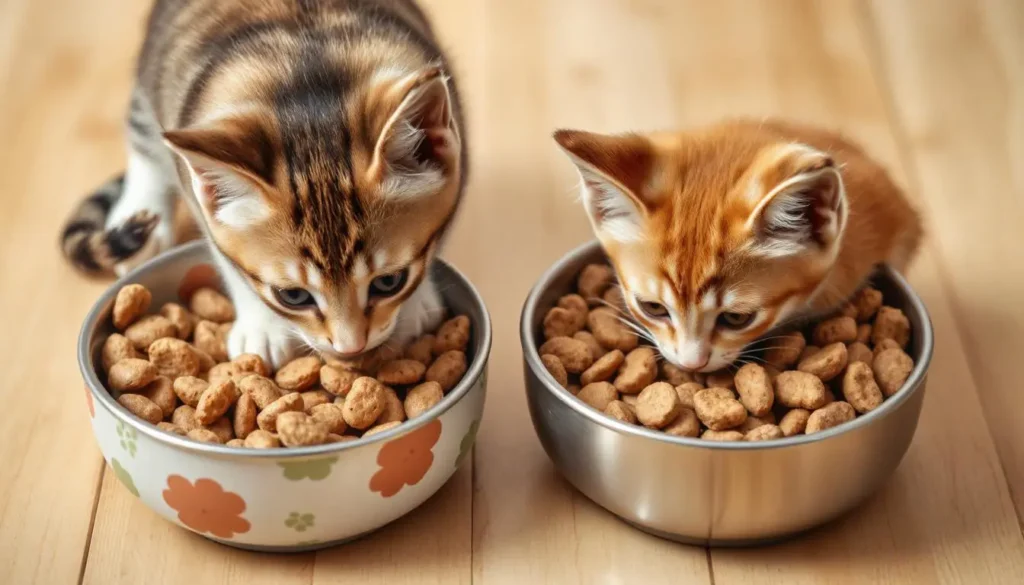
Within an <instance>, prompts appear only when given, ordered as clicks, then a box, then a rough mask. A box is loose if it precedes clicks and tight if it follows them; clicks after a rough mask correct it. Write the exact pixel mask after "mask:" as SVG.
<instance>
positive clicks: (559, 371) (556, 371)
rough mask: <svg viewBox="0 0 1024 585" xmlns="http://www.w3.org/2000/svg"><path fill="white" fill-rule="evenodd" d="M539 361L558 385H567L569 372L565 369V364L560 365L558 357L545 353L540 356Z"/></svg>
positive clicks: (563, 386)
mask: <svg viewBox="0 0 1024 585" xmlns="http://www.w3.org/2000/svg"><path fill="white" fill-rule="evenodd" d="M540 361H541V363H542V364H544V369H546V370H547V371H548V373H549V374H551V377H552V378H554V379H555V381H556V382H558V385H559V386H561V387H562V388H565V387H566V386H568V385H569V374H567V373H566V371H565V366H563V365H562V360H560V359H558V357H556V356H553V355H551V354H550V353H546V354H544V355H542V356H540Z"/></svg>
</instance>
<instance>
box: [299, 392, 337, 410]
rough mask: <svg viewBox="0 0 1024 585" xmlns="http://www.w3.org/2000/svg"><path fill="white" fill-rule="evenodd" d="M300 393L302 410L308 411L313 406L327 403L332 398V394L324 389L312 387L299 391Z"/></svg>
mask: <svg viewBox="0 0 1024 585" xmlns="http://www.w3.org/2000/svg"><path fill="white" fill-rule="evenodd" d="M300 394H301V395H302V410H304V411H305V412H309V411H310V410H311V409H312V408H313V407H314V406H319V405H321V404H329V403H330V402H331V401H332V400H334V395H333V394H331V393H330V392H328V391H326V390H321V389H313V390H306V391H305V392H300Z"/></svg>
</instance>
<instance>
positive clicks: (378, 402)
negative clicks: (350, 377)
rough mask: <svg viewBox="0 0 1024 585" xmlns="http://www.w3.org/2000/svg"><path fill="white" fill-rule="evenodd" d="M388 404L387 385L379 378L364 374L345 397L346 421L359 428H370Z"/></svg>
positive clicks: (344, 410) (344, 413)
mask: <svg viewBox="0 0 1024 585" xmlns="http://www.w3.org/2000/svg"><path fill="white" fill-rule="evenodd" d="M386 406H387V396H386V391H385V387H384V385H383V384H381V383H380V382H378V381H377V380H375V379H373V378H370V377H367V376H364V377H362V378H359V379H358V380H356V381H355V382H353V383H352V390H351V391H349V393H348V396H346V397H345V405H344V406H343V407H342V414H343V415H344V417H345V423H346V424H347V425H348V426H350V427H352V428H354V429H359V430H364V429H368V428H370V427H371V426H372V425H373V423H374V422H376V420H377V418H379V417H380V415H381V413H382V412H384V408H385V407H386Z"/></svg>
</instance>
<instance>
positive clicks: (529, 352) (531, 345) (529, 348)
mask: <svg viewBox="0 0 1024 585" xmlns="http://www.w3.org/2000/svg"><path fill="white" fill-rule="evenodd" d="M599 249H600V243H599V242H597V241H596V240H591V241H589V242H586V243H584V244H581V245H579V246H577V247H576V248H575V249H573V250H571V251H569V252H568V253H567V254H565V255H564V256H562V257H561V258H560V259H559V260H558V261H557V262H555V264H554V265H552V266H551V267H550V268H548V270H547V271H545V272H544V274H543V275H541V277H540V279H539V280H538V281H537V283H536V284H534V286H533V288H532V289H530V294H529V295H528V296H527V297H526V301H525V302H524V303H523V309H522V313H521V314H520V319H519V336H520V341H521V343H522V346H523V359H524V360H525V361H526V363H527V365H528V366H529V368H530V372H531V373H532V374H533V376H535V377H536V378H537V380H539V381H540V382H541V383H542V384H543V386H544V389H545V390H547V392H549V393H550V394H553V395H554V396H555V398H557V399H558V400H560V401H561V402H562V403H563V404H565V405H566V406H568V407H569V408H571V409H572V410H573V411H575V412H576V413H577V414H580V415H582V416H584V417H586V418H587V419H589V420H590V421H591V422H593V423H596V424H598V425H600V426H602V427H604V428H606V429H608V430H610V431H613V432H616V433H619V434H625V435H633V436H635V437H638V438H642V439H648V440H653V441H660V442H662V443H667V444H670V445H676V446H679V447H690V448H697V449H711V450H724V451H752V450H764V449H782V448H786V447H798V446H801V445H808V444H811V443H816V442H818V441H826V440H828V439H831V438H833V437H836V436H839V435H843V434H846V433H850V432H854V431H856V430H858V429H861V428H864V427H866V426H868V425H871V424H875V423H877V422H879V421H881V420H882V419H883V418H885V417H887V416H888V415H889V414H891V413H893V412H895V411H896V410H898V409H899V408H900V406H901V405H903V403H905V402H906V401H907V400H908V399H909V398H910V397H911V396H912V395H913V394H914V393H915V392H918V391H920V390H921V388H922V386H923V385H924V380H925V377H926V375H927V372H928V367H929V365H930V364H931V360H932V353H933V351H934V338H933V330H932V322H931V317H930V316H929V314H928V309H927V308H926V307H925V306H924V303H923V302H922V301H921V298H920V297H919V296H918V295H917V293H916V292H914V290H913V289H912V288H911V287H910V284H909V283H907V281H906V279H905V278H903V275H901V274H899V273H898V272H896V271H895V270H892V269H891V268H890V267H888V266H886V267H884V271H885V275H886V277H887V278H889V279H891V280H892V281H893V283H894V284H895V285H896V286H897V287H898V288H900V289H901V290H902V291H903V292H904V294H905V295H906V296H907V299H908V300H909V307H908V308H909V309H910V310H912V311H914V312H915V313H917V314H918V315H920V317H921V323H922V328H921V329H922V330H921V331H915V332H914V333H915V335H920V336H921V359H919V360H918V361H917V363H916V364H915V365H914V370H913V371H912V372H911V373H910V376H909V377H908V378H907V381H906V382H904V383H903V386H902V387H901V388H900V389H899V390H898V391H897V392H896V393H895V394H893V395H892V396H890V397H889V398H887V399H885V401H883V402H882V405H881V406H879V407H878V408H876V409H875V410H872V411H871V412H869V413H867V414H865V415H861V416H859V417H857V418H856V419H854V420H853V421H852V422H848V423H844V424H841V425H838V426H836V427H833V428H831V429H827V430H824V431H821V432H818V433H814V434H810V435H795V436H792V437H786V438H783V439H773V440H771V441H757V442H747V441H734V442H729V441H707V440H704V439H700V438H691V437H677V436H674V435H669V434H667V433H662V432H659V431H654V430H650V429H647V428H644V427H641V426H639V425H631V424H627V423H624V422H621V421H619V420H618V419H615V418H612V417H610V416H607V415H605V414H604V413H602V412H600V411H598V410H597V409H595V408H593V407H591V406H589V405H587V404H586V403H584V402H583V401H582V400H579V399H578V398H576V397H575V396H573V395H572V394H570V393H569V392H568V391H567V390H565V389H564V388H562V387H561V385H559V384H558V382H557V381H556V380H555V379H554V377H553V376H552V375H551V374H550V373H549V372H548V371H547V368H545V367H544V364H543V363H542V362H541V360H540V354H539V353H538V351H537V344H536V342H535V340H534V337H533V331H532V325H531V324H532V323H533V321H534V315H535V313H536V312H537V311H538V310H539V309H540V307H538V306H537V304H538V302H539V299H540V297H541V295H543V294H544V292H545V291H546V290H547V289H548V287H549V286H550V285H551V283H552V281H554V280H555V279H556V278H557V277H558V276H559V275H561V274H562V273H563V272H564V271H565V270H566V269H567V268H568V266H569V265H570V264H573V263H575V262H577V261H578V260H579V259H580V258H581V257H584V256H588V255H591V254H594V253H595V252H596V251H597V250H599ZM527 391H529V386H527Z"/></svg>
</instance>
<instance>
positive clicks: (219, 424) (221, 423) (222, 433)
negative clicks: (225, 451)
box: [205, 416, 235, 443]
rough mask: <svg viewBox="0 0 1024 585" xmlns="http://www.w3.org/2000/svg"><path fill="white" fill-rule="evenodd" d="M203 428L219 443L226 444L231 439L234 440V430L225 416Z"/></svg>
mask: <svg viewBox="0 0 1024 585" xmlns="http://www.w3.org/2000/svg"><path fill="white" fill-rule="evenodd" d="M205 428H206V429H208V430H210V431H212V432H213V434H215V435H217V439H218V440H220V442H221V443H227V442H228V441H230V440H231V439H234V438H235V431H234V428H233V427H232V425H231V421H230V420H228V418H227V417H226V416H222V417H220V418H218V419H217V420H215V421H213V422H212V423H211V424H208V425H206V427H205Z"/></svg>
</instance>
